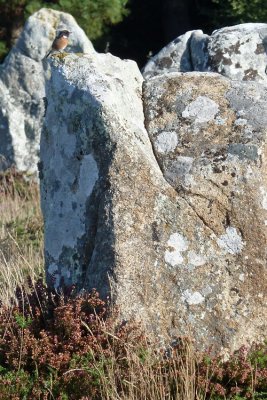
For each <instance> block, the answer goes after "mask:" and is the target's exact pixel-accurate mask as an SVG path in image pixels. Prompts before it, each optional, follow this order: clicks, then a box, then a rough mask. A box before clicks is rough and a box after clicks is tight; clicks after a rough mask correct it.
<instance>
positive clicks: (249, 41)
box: [143, 23, 267, 84]
mask: <svg viewBox="0 0 267 400" xmlns="http://www.w3.org/2000/svg"><path fill="white" fill-rule="evenodd" d="M266 38H267V24H252V23H248V24H242V25H236V26H232V27H227V28H222V29H219V30H217V31H214V32H213V33H212V35H211V36H208V35H205V34H203V33H202V31H200V30H198V31H192V32H187V33H186V34H185V35H182V36H180V37H178V38H177V39H175V40H174V41H173V42H171V43H170V44H169V45H167V46H166V47H165V48H164V49H162V50H161V51H160V52H159V53H158V54H157V55H156V56H154V57H153V58H151V60H149V61H148V63H147V64H146V66H145V68H144V70H143V75H144V77H145V78H149V77H152V76H155V75H159V74H162V73H165V72H168V73H169V72H189V71H214V72H219V73H220V74H222V75H224V76H227V77H229V78H231V79H234V80H243V81H247V80H255V81H259V82H261V83H264V84H266V83H267V75H266V65H267V39H266Z"/></svg>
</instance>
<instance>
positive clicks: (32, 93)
mask: <svg viewBox="0 0 267 400" xmlns="http://www.w3.org/2000/svg"><path fill="white" fill-rule="evenodd" d="M61 27H62V28H63V27H66V28H67V29H69V30H71V31H72V32H73V33H72V34H71V44H70V47H69V51H71V52H72V51H73V52H77V51H78V52H92V51H93V47H92V44H91V42H90V41H89V39H87V37H86V35H85V33H84V32H83V30H82V29H81V28H80V27H79V26H78V25H77V23H76V22H75V20H74V18H73V17H72V16H71V15H69V14H66V13H62V12H58V11H54V10H49V9H41V10H40V11H38V12H36V13H35V14H34V15H32V16H31V17H30V18H29V19H28V21H27V22H26V25H25V27H24V30H23V32H22V33H21V35H20V37H19V39H18V41H17V43H16V45H15V46H14V47H13V49H12V50H11V51H10V53H9V55H8V57H7V58H6V60H5V62H4V64H2V65H1V67H0V169H4V168H6V167H8V166H10V165H11V164H14V165H15V166H16V167H17V168H18V169H19V170H22V171H28V172H34V171H35V170H36V168H37V161H38V153H39V141H40V132H41V127H42V122H43V116H44V112H45V103H44V96H45V88H44V86H45V83H44V68H43V62H42V60H43V58H44V57H45V55H46V53H47V52H48V50H49V49H50V47H51V43H52V41H53V39H54V37H55V33H56V29H60V28H61ZM67 51H68V49H67ZM44 66H46V61H45V62H44Z"/></svg>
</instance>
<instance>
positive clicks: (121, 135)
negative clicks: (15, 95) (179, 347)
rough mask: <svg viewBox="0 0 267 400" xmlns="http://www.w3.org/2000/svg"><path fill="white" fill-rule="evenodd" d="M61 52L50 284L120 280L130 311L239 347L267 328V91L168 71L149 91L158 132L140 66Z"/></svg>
mask: <svg viewBox="0 0 267 400" xmlns="http://www.w3.org/2000/svg"><path fill="white" fill-rule="evenodd" d="M51 62H52V78H51V80H50V81H49V82H48V83H47V88H46V91H47V98H48V108H47V113H46V121H45V126H44V129H43V132H42V140H41V163H40V179H41V197H42V210H43V214H44V220H45V256H46V271H47V280H48V283H49V284H50V285H51V286H54V287H56V288H58V287H59V286H63V287H64V286H65V287H69V286H71V285H73V284H74V285H76V286H77V288H78V289H83V288H85V289H90V288H92V287H96V288H97V289H98V290H100V292H101V294H102V295H106V294H108V293H109V292H110V290H111V294H112V298H113V300H114V302H115V303H116V304H117V305H118V306H119V307H120V309H121V315H122V317H124V318H129V317H130V316H135V317H137V318H141V319H142V320H143V321H144V323H145V324H147V327H148V329H150V330H151V331H153V332H154V333H155V334H157V335H158V336H159V337H163V338H165V339H166V338H167V337H170V336H175V335H179V334H188V333H189V334H192V335H193V336H194V337H195V339H196V341H197V343H198V345H199V346H206V345H210V344H215V346H216V347H217V348H231V349H233V348H236V347H238V346H240V345H241V344H243V343H244V342H245V341H247V340H250V341H251V340H257V339H260V338H261V337H262V336H264V335H265V333H266V320H267V319H266V316H267V315H266V314H267V313H266V278H265V275H266V274H265V269H266V220H267V182H266V123H267V121H266V115H267V114H266V111H267V110H266V100H267V93H266V89H265V88H264V87H261V86H258V84H257V83H255V82H231V81H230V80H228V79H226V78H224V77H221V76H220V75H218V74H210V73H204V74H203V73H202V74H201V73H191V74H181V73H169V74H166V75H162V76H158V77H155V78H153V79H151V80H149V81H148V82H147V83H146V84H145V88H144V105H145V121H146V127H147V130H148V132H149V136H150V140H151V141H150V140H149V137H148V134H147V131H146V129H145V128H144V117H143V104H142V97H141V86H142V77H141V75H140V73H139V71H138V69H137V66H136V64H135V63H134V62H131V61H121V60H119V59H118V58H116V57H113V56H111V55H109V54H107V55H98V54H93V55H88V56H76V55H69V56H67V57H64V58H63V59H60V58H57V57H55V59H54V60H51ZM151 142H152V144H153V149H154V150H153V149H152V146H151ZM155 156H156V157H155Z"/></svg>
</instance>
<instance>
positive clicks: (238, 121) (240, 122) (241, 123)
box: [235, 118, 248, 126]
mask: <svg viewBox="0 0 267 400" xmlns="http://www.w3.org/2000/svg"><path fill="white" fill-rule="evenodd" d="M247 122H248V121H247V120H246V119H245V118H238V119H236V120H235V125H236V126H244V125H246V124H247Z"/></svg>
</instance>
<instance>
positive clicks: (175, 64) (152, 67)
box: [143, 30, 203, 78]
mask: <svg viewBox="0 0 267 400" xmlns="http://www.w3.org/2000/svg"><path fill="white" fill-rule="evenodd" d="M194 34H196V35H198V37H199V36H203V32H202V31H201V30H198V31H189V32H186V33H185V34H184V35H182V36H179V37H178V38H177V39H175V40H173V41H172V42H171V43H170V44H168V46H166V47H164V48H163V49H162V50H161V51H160V52H159V53H158V54H157V55H156V56H154V57H152V58H151V59H150V60H149V61H148V63H147V64H146V66H145V67H144V69H143V76H144V78H149V77H151V76H155V75H159V74H163V73H166V72H177V71H181V72H188V71H193V70H194V67H193V65H192V59H191V49H190V43H191V40H192V37H193V35H194ZM201 50H202V47H201ZM201 57H202V52H201Z"/></svg>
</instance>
